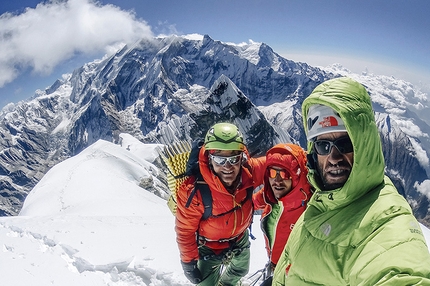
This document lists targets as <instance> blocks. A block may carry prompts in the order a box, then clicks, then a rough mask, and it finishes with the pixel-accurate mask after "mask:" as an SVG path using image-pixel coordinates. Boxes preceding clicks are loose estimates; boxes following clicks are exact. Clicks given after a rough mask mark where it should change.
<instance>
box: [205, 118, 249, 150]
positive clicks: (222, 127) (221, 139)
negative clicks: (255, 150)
mask: <svg viewBox="0 0 430 286" xmlns="http://www.w3.org/2000/svg"><path fill="white" fill-rule="evenodd" d="M205 149H206V150H238V151H243V150H245V143H244V142H243V136H242V133H240V131H239V128H237V126H236V125H234V124H231V123H217V124H215V125H214V126H212V127H211V128H210V129H209V131H208V132H207V133H206V136H205Z"/></svg>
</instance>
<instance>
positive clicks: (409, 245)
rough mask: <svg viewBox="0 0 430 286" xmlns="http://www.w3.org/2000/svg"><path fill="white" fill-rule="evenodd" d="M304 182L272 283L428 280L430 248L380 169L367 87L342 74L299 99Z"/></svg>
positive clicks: (416, 282)
mask: <svg viewBox="0 0 430 286" xmlns="http://www.w3.org/2000/svg"><path fill="white" fill-rule="evenodd" d="M302 114H303V122H304V124H305V126H304V127H305V131H306V136H307V139H308V152H309V155H308V180H309V182H310V184H311V185H312V187H314V188H315V192H314V194H313V195H312V198H311V200H310V201H309V203H308V206H307V208H306V210H305V212H304V213H303V215H302V216H301V217H300V218H299V219H298V220H297V222H296V225H295V226H294V229H293V231H292V232H291V235H290V237H289V238H288V242H287V244H286V246H285V249H284V251H283V252H282V254H281V257H280V258H279V260H278V264H277V265H276V268H275V273H274V276H273V284H272V285H276V286H278V285H330V286H334V285H430V254H429V250H428V248H427V245H426V241H425V239H424V236H423V233H422V231H421V228H420V225H419V224H418V222H417V220H416V218H415V217H414V215H413V214H412V210H411V207H410V206H409V204H408V202H407V201H406V200H405V198H404V197H403V196H401V195H400V194H399V193H398V192H397V189H396V188H395V186H394V185H393V183H392V182H391V180H390V179H389V178H388V177H387V176H385V175H384V169H385V163H384V156H383V153H382V144H381V139H380V137H379V132H378V128H377V125H376V121H375V117H374V113H373V109H372V102H371V100H370V96H369V94H368V93H367V91H366V88H365V87H364V86H363V85H361V84H360V83H358V82H356V81H354V80H352V79H350V78H347V77H341V78H335V79H332V80H328V81H326V82H323V83H322V84H320V85H319V86H317V87H316V88H315V89H314V91H313V92H312V93H311V94H310V95H309V97H307V98H306V99H305V100H304V102H303V105H302Z"/></svg>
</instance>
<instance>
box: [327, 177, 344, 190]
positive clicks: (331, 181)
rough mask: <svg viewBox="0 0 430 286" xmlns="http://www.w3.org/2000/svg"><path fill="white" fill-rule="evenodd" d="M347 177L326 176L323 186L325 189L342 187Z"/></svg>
mask: <svg viewBox="0 0 430 286" xmlns="http://www.w3.org/2000/svg"><path fill="white" fill-rule="evenodd" d="M347 179H348V177H347V176H346V177H345V176H341V177H340V176H336V177H333V176H327V177H326V179H325V182H324V186H325V188H326V189H327V190H334V189H337V188H340V187H342V186H343V185H344V184H345V182H346V180H347Z"/></svg>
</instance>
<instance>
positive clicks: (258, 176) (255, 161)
mask: <svg viewBox="0 0 430 286" xmlns="http://www.w3.org/2000/svg"><path fill="white" fill-rule="evenodd" d="M248 162H249V165H250V166H251V167H252V178H253V180H254V184H255V186H259V185H262V184H263V183H264V173H265V172H266V156H262V157H257V158H249V160H248Z"/></svg>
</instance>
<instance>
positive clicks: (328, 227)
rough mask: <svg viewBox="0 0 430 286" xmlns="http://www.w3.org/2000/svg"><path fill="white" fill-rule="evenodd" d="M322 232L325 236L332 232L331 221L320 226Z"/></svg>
mask: <svg viewBox="0 0 430 286" xmlns="http://www.w3.org/2000/svg"><path fill="white" fill-rule="evenodd" d="M320 230H321V232H322V233H323V234H324V235H325V236H329V234H330V232H331V224H329V223H327V222H326V223H324V224H323V225H322V226H321V227H320Z"/></svg>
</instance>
